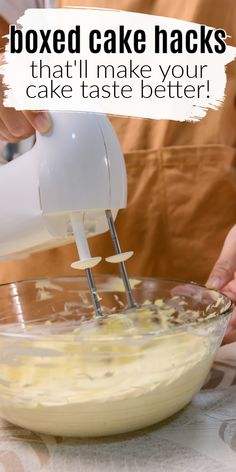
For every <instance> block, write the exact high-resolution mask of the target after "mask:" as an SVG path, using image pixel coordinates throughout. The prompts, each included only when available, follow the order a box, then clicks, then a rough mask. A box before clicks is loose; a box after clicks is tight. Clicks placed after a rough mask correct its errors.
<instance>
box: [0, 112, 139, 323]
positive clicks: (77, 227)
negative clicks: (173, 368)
mask: <svg viewBox="0 0 236 472" xmlns="http://www.w3.org/2000/svg"><path fill="white" fill-rule="evenodd" d="M51 119H52V130H51V132H50V133H48V134H47V135H40V134H38V133H37V134H36V142H35V144H34V146H33V147H32V149H31V150H30V151H28V152H27V153H25V154H23V155H22V156H20V157H18V158H17V159H15V160H13V161H11V162H10V163H8V164H6V165H3V166H1V167H0V221H1V228H0V259H14V258H19V257H25V256H27V255H29V254H32V253H34V252H38V251H42V250H45V249H49V248H54V247H57V246H61V245H64V244H67V243H69V242H71V241H73V240H75V242H76V246H77V249H78V252H79V256H80V260H79V261H77V262H74V263H73V264H72V265H71V266H72V267H73V268H75V269H80V270H85V271H86V276H87V279H88V284H89V289H90V293H91V296H92V300H93V304H94V308H95V314H96V316H101V315H102V309H101V306H100V301H99V296H98V294H97V290H96V285H95V281H94V278H93V274H92V268H93V267H94V266H96V265H97V264H98V263H99V262H100V261H101V259H102V258H101V257H100V256H99V257H98V256H97V257H91V254H90V250H89V245H88V241H87V238H89V237H91V236H94V235H97V234H101V233H104V232H106V231H107V230H108V229H109V230H110V232H111V236H112V240H113V244H114V247H115V250H116V253H117V254H116V255H115V256H111V257H108V258H107V259H106V260H107V261H108V262H111V263H116V262H117V263H118V264H119V266H120V272H121V276H122V279H123V282H124V287H125V291H126V294H127V299H128V305H129V307H132V308H135V307H137V304H136V302H135V300H134V298H133V295H132V292H131V287H130V282H129V279H128V276H127V272H126V268H125V264H124V262H125V260H127V259H128V258H129V257H131V256H132V254H133V253H132V252H127V253H122V251H121V248H120V244H119V241H118V237H117V233H116V230H115V226H114V219H115V217H116V215H117V212H118V210H119V209H120V208H124V207H125V206H126V202H127V177H126V169H125V163H124V159H123V155H122V152H121V149H120V146H119V142H118V139H117V137H116V134H115V132H114V130H113V128H112V126H111V124H110V123H109V121H108V119H107V118H106V117H105V116H104V115H100V114H99V115H98V114H90V113H69V112H68V113H51Z"/></svg>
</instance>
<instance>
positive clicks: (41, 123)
mask: <svg viewBox="0 0 236 472" xmlns="http://www.w3.org/2000/svg"><path fill="white" fill-rule="evenodd" d="M23 115H24V116H25V118H26V119H27V120H28V122H29V123H30V124H31V126H32V127H33V128H34V129H35V130H37V131H39V133H41V134H46V133H48V131H49V130H50V129H51V120H50V117H49V115H48V113H46V112H39V111H38V112H37V111H23Z"/></svg>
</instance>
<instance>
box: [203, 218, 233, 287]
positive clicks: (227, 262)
mask: <svg viewBox="0 0 236 472" xmlns="http://www.w3.org/2000/svg"><path fill="white" fill-rule="evenodd" d="M235 271H236V225H235V226H234V227H233V228H232V229H231V230H230V232H229V233H228V235H227V237H226V239H225V242H224V245H223V249H222V251H221V254H220V257H219V258H218V260H217V261H216V263H215V265H214V267H213V269H212V271H211V273H210V276H209V278H208V281H207V284H206V285H207V286H208V287H211V288H215V289H221V288H223V287H224V286H225V285H227V283H228V282H230V280H232V279H233V278H234V273H235Z"/></svg>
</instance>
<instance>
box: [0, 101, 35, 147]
mask: <svg viewBox="0 0 236 472" xmlns="http://www.w3.org/2000/svg"><path fill="white" fill-rule="evenodd" d="M1 119H2V121H3V122H4V125H5V126H6V128H7V129H8V132H9V135H10V137H9V141H10V142H13V140H18V141H20V140H22V139H25V138H28V137H29V136H31V135H32V134H34V133H35V129H34V128H33V126H31V124H30V123H29V121H28V120H27V119H26V118H25V116H24V115H23V113H22V112H20V111H16V110H14V109H13V108H3V109H2V113H1Z"/></svg>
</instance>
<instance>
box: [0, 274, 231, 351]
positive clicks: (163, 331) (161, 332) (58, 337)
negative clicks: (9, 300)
mask: <svg viewBox="0 0 236 472" xmlns="http://www.w3.org/2000/svg"><path fill="white" fill-rule="evenodd" d="M99 278H100V279H101V278H108V279H120V280H122V279H121V277H119V276H117V275H114V274H96V281H97V280H99ZM69 279H74V280H75V279H84V280H87V279H86V276H84V275H59V276H48V277H38V278H33V279H21V280H16V281H14V282H13V281H12V282H4V283H2V284H0V290H1V287H5V286H10V285H12V284H27V283H36V282H40V281H50V282H52V281H59V280H69ZM129 279H130V280H132V279H135V280H137V281H139V282H143V281H150V282H152V281H153V282H158V281H160V282H166V283H170V282H172V283H174V284H179V285H191V286H197V287H200V288H202V289H205V290H208V291H209V292H211V291H212V292H216V293H218V294H219V295H220V296H222V297H223V298H224V299H225V300H226V301H228V305H226V308H225V310H224V311H222V312H220V313H218V314H217V315H215V316H214V317H212V318H205V319H202V320H200V321H193V322H191V323H188V324H183V325H176V326H171V327H169V328H160V327H159V328H158V329H156V330H155V331H146V332H141V333H140V334H132V333H127V334H118V335H114V334H112V335H96V338H94V339H93V338H92V337H91V341H90V340H87V339H86V342H94V340H95V339H96V342H99V341H104V340H105V339H107V340H111V339H112V340H114V341H115V340H122V339H129V338H130V339H131V338H134V337H135V338H146V337H148V336H152V337H153V336H154V335H155V336H156V335H157V336H167V335H172V334H175V333H176V334H177V333H181V332H186V331H188V328H196V327H202V326H206V325H210V324H212V323H214V322H215V320H216V319H218V318H222V317H225V318H226V317H228V316H229V315H232V311H233V308H234V302H233V301H232V300H231V299H230V298H229V297H228V296H227V295H225V294H224V293H223V292H221V291H220V290H217V289H214V288H213V287H212V288H211V287H207V286H206V285H203V284H199V283H197V282H193V281H186V280H182V279H172V278H167V277H139V276H130V277H129ZM97 285H98V284H97ZM98 289H99V288H98ZM39 320H40V319H38V321H39ZM35 321H37V320H35ZM9 324H11V325H16V324H18V323H9ZM29 324H30V321H29ZM0 326H1V319H0ZM71 334H72V335H73V339H74V340H75V341H79V339H80V337H81V338H83V337H82V336H80V335H76V334H73V332H72V333H71ZM0 336H1V337H6V338H18V339H19V338H22V339H28V340H29V339H31V340H33V339H34V340H36V339H37V340H42V339H47V341H49V340H51V339H52V340H53V341H54V342H55V341H62V339H65V336H64V334H57V333H56V334H48V335H47V336H45V334H33V333H30V332H23V333H14V332H13V333H10V332H2V331H1V328H0ZM84 337H85V336H84ZM68 338H69V337H66V339H67V342H70V338H69V339H68Z"/></svg>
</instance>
